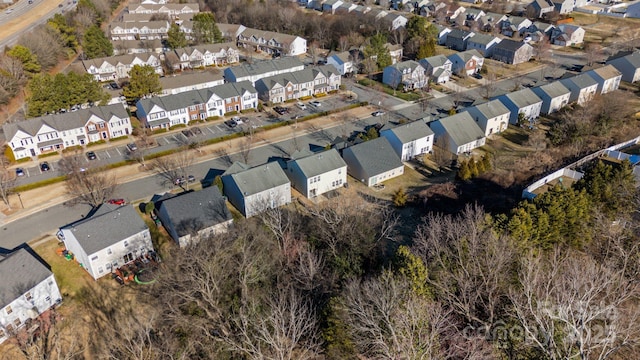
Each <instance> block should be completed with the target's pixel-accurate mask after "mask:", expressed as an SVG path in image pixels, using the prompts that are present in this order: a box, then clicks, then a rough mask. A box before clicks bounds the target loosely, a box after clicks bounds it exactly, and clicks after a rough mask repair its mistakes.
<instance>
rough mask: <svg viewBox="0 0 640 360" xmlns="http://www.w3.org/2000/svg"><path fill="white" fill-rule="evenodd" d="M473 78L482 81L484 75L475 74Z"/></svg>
mask: <svg viewBox="0 0 640 360" xmlns="http://www.w3.org/2000/svg"><path fill="white" fill-rule="evenodd" d="M471 76H472V77H474V78H476V79H482V75H480V73H473V75H471Z"/></svg>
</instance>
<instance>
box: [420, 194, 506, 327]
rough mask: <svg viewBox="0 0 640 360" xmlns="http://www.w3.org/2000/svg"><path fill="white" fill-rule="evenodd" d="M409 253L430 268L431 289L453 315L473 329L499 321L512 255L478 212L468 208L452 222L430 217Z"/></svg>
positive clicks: (449, 218) (504, 242)
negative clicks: (432, 288)
mask: <svg viewBox="0 0 640 360" xmlns="http://www.w3.org/2000/svg"><path fill="white" fill-rule="evenodd" d="M413 249H414V251H415V252H416V253H417V254H419V255H420V256H421V257H422V258H423V261H424V262H425V264H429V266H430V268H431V270H432V273H431V275H432V279H431V281H430V284H431V285H432V286H433V287H434V289H435V290H436V293H437V295H438V297H439V298H441V299H443V301H444V302H445V303H446V304H447V305H448V307H449V308H450V309H452V311H453V312H454V313H456V314H457V315H458V316H460V317H461V318H463V319H465V321H466V322H467V323H471V324H473V325H482V326H491V325H492V324H493V323H494V322H495V321H496V320H497V319H498V318H499V316H500V313H501V309H502V307H503V306H504V302H505V300H506V297H505V294H506V291H507V288H508V285H509V281H510V279H509V275H508V274H509V273H510V271H511V270H512V268H513V259H514V257H515V250H514V248H513V246H511V244H510V242H509V240H508V238H506V237H504V236H497V235H496V234H495V233H494V231H493V229H491V228H490V227H489V226H488V224H487V223H486V220H485V213H484V211H483V210H482V209H481V208H478V207H471V206H467V208H466V209H465V210H464V211H463V212H462V214H461V215H460V216H459V217H457V218H456V217H452V216H443V215H429V217H428V218H427V221H426V222H425V224H423V225H421V226H419V227H418V229H417V231H416V235H415V238H414V247H413Z"/></svg>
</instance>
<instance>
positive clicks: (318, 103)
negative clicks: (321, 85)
mask: <svg viewBox="0 0 640 360" xmlns="http://www.w3.org/2000/svg"><path fill="white" fill-rule="evenodd" d="M309 104H311V105H313V106H315V107H320V106H322V103H321V102H320V101H318V100H313V101H310V102H309Z"/></svg>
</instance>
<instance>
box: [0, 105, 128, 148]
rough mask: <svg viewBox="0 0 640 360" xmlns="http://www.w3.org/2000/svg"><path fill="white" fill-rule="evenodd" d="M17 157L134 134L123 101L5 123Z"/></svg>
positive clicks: (10, 143)
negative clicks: (121, 102)
mask: <svg viewBox="0 0 640 360" xmlns="http://www.w3.org/2000/svg"><path fill="white" fill-rule="evenodd" d="M2 128H3V131H4V135H5V138H6V139H7V145H8V146H9V147H10V148H11V150H12V152H13V156H14V158H15V159H16V160H19V159H23V158H28V157H35V156H38V155H42V154H46V153H50V152H54V151H60V150H63V149H65V148H68V147H72V146H85V145H87V144H89V143H92V142H96V141H103V140H104V141H106V140H110V139H114V138H118V137H122V136H127V135H129V134H131V131H132V127H131V121H130V119H129V113H128V112H127V110H126V109H125V107H124V105H123V104H113V105H107V106H97V107H92V108H89V109H80V110H78V111H74V112H69V113H64V114H55V115H45V116H41V117H37V118H32V119H27V120H23V121H19V122H14V123H6V124H4V125H3V126H2Z"/></svg>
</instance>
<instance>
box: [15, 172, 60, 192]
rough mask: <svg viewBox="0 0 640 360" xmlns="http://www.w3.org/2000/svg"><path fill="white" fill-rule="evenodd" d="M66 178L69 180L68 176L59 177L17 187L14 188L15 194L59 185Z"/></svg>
mask: <svg viewBox="0 0 640 360" xmlns="http://www.w3.org/2000/svg"><path fill="white" fill-rule="evenodd" d="M66 178H67V177H66V176H58V177H54V178H51V179H46V180H42V181H37V182H34V183H31V184H25V185H20V186H16V187H14V188H13V192H23V191H28V190H33V189H37V188H40V187H43V186H48V185H52V184H57V183H59V182H63V181H64V180H65V179H66Z"/></svg>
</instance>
